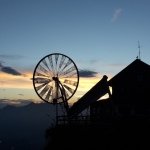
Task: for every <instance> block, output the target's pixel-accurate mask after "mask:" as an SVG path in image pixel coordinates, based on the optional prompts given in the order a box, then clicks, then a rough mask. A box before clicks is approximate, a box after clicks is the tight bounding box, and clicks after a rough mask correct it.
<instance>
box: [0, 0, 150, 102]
mask: <svg viewBox="0 0 150 150" xmlns="http://www.w3.org/2000/svg"><path fill="white" fill-rule="evenodd" d="M149 28H150V1H149V0H113V1H110V0H0V99H1V100H3V99H7V100H10V101H13V100H29V101H36V102H37V101H41V100H40V99H39V98H38V96H37V95H36V93H35V91H34V89H33V85H32V80H31V78H32V74H33V70H34V68H35V66H36V64H37V63H38V62H39V61H40V59H42V58H43V57H44V56H45V55H48V54H51V53H56V52H57V53H62V54H65V55H67V56H69V57H70V58H72V59H73V61H74V62H75V63H76V65H77V67H78V69H79V70H82V71H83V72H84V71H86V73H87V74H85V75H84V76H82V77H80V84H79V88H78V90H77V93H76V94H75V96H74V98H73V99H74V100H76V99H77V98H79V97H80V96H82V95H83V93H85V92H87V91H88V89H90V88H91V87H92V86H93V85H94V84H96V83H97V82H98V81H99V80H100V79H101V78H102V76H103V75H104V74H106V75H107V76H108V77H109V79H110V78H111V77H113V76H114V75H115V74H117V73H118V72H119V71H121V70H122V69H123V68H124V67H126V66H127V65H128V64H130V63H131V62H132V61H134V60H135V59H136V57H137V56H138V50H139V49H138V41H140V50H141V55H140V57H141V60H142V61H144V62H145V63H147V64H150V59H149V58H150V29H149Z"/></svg>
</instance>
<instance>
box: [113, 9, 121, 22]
mask: <svg viewBox="0 0 150 150" xmlns="http://www.w3.org/2000/svg"><path fill="white" fill-rule="evenodd" d="M122 13H123V9H122V8H117V9H116V10H115V11H114V13H113V16H112V18H111V22H116V21H117V20H118V19H119V18H120V17H121V15H122Z"/></svg>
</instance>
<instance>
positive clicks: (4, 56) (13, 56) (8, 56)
mask: <svg viewBox="0 0 150 150" xmlns="http://www.w3.org/2000/svg"><path fill="white" fill-rule="evenodd" d="M20 58H23V56H21V55H6V54H1V55H0V59H9V60H10V59H11V60H12V59H13V60H18V59H20Z"/></svg>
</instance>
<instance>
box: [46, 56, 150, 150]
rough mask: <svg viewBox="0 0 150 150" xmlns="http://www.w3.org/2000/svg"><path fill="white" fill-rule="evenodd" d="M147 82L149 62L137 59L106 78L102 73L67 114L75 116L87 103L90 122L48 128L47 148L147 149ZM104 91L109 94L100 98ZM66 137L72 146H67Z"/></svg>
mask: <svg viewBox="0 0 150 150" xmlns="http://www.w3.org/2000/svg"><path fill="white" fill-rule="evenodd" d="M149 85H150V66H149V65H148V64H146V63H144V62H143V61H141V60H140V59H136V60H135V61H133V62H132V63H131V64H129V65H128V66H127V67H126V68H125V69H123V70H122V71H121V72H119V73H118V74H117V75H116V76H114V77H113V78H112V79H110V80H109V81H107V77H106V76H104V77H103V78H102V80H101V81H99V82H98V83H97V84H96V85H95V86H94V87H92V88H91V90H89V91H88V92H87V93H86V94H85V95H84V96H83V97H81V98H80V99H79V100H78V101H77V102H76V103H75V104H74V105H73V106H72V107H71V108H70V109H69V113H68V115H69V117H70V118H74V117H77V116H79V115H80V113H81V112H82V111H83V110H84V109H86V108H88V107H90V123H89V124H78V123H77V124H69V123H68V124H67V125H66V124H65V125H64V126H62V125H61V126H56V128H55V129H53V130H48V131H47V133H48V132H50V131H53V133H51V135H52V137H53V138H52V139H51V142H49V143H48V145H47V147H46V149H50V148H51V147H53V148H54V149H57V148H62V149H81V148H83V149H91V150H93V149H94V150H95V149H101V148H102V149H114V148H115V149H119V150H120V149H126V150H129V149H149V148H150V145H149V141H148V140H147V138H145V137H147V136H148V135H149V134H150V95H149V89H150V88H149ZM109 86H110V87H111V88H112V93H111V94H110V91H109ZM106 93H108V94H109V98H108V99H103V100H99V99H100V98H101V97H102V96H103V95H105V94H106ZM58 141H60V145H57V142H58ZM66 141H67V142H69V143H70V144H72V145H73V146H72V147H67V146H66ZM63 144H64V145H63Z"/></svg>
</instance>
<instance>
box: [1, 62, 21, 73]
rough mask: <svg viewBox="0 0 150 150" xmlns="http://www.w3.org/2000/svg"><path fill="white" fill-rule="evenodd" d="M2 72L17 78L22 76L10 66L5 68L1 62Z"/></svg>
mask: <svg viewBox="0 0 150 150" xmlns="http://www.w3.org/2000/svg"><path fill="white" fill-rule="evenodd" d="M0 71H2V72H4V73H7V74H11V75H15V76H21V75H22V74H21V73H20V72H18V71H17V70H16V69H14V68H12V67H9V66H4V65H3V64H2V62H0Z"/></svg>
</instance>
